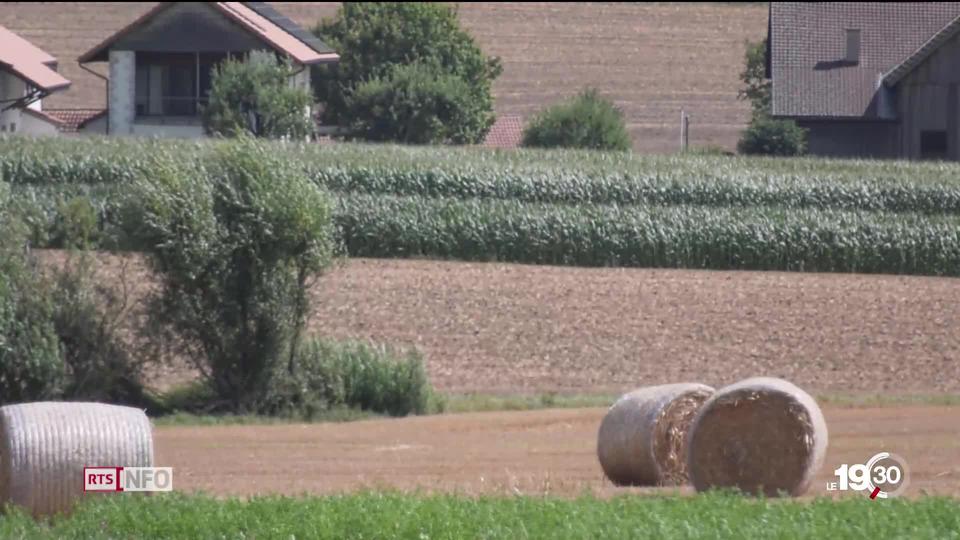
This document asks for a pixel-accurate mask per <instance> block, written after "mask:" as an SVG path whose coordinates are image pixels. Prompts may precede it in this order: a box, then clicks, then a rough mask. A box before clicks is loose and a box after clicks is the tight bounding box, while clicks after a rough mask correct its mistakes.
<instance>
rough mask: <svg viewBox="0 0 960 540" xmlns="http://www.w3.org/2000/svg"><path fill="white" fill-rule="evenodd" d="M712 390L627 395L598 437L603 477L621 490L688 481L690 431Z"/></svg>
mask: <svg viewBox="0 0 960 540" xmlns="http://www.w3.org/2000/svg"><path fill="white" fill-rule="evenodd" d="M713 392H714V390H713V388H710V387H709V386H705V385H702V384H695V383H681V384H665V385H662V386H651V387H647V388H640V389H638V390H634V391H633V392H630V393H628V394H624V395H623V396H622V397H621V398H620V399H619V400H617V402H616V403H614V404H613V406H612V407H610V410H609V411H607V414H606V416H604V418H603V422H601V424H600V432H599V433H598V435H597V457H598V458H599V459H600V466H601V467H602V468H603V472H604V474H606V475H607V478H609V479H610V481H611V482H613V483H614V484H616V485H619V486H663V485H679V484H682V483H684V482H686V480H687V471H686V444H687V429H688V428H689V426H690V423H691V422H692V421H693V418H694V416H695V415H696V412H697V410H698V409H699V408H700V406H701V405H702V404H703V402H705V401H706V400H707V399H708V398H709V397H710V396H711V395H713Z"/></svg>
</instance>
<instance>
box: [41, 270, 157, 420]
mask: <svg viewBox="0 0 960 540" xmlns="http://www.w3.org/2000/svg"><path fill="white" fill-rule="evenodd" d="M52 279H53V283H54V288H53V294H52V296H53V302H54V305H55V306H56V307H55V309H54V313H53V323H54V328H55V329H56V333H57V336H58V337H59V339H60V345H61V349H62V354H63V361H64V367H65V370H66V374H67V381H66V384H65V385H64V394H63V395H64V397H65V398H66V399H71V400H81V401H99V402H107V403H119V404H125V405H133V406H141V407H142V406H149V405H151V404H152V402H151V398H150V397H149V396H148V395H147V393H146V391H145V390H144V386H143V375H142V369H143V366H144V363H145V362H144V360H143V359H138V358H137V356H136V355H135V354H134V352H133V351H132V350H131V345H130V344H128V343H125V342H124V341H123V339H122V336H121V329H120V322H121V320H122V319H123V316H124V315H125V313H126V308H127V304H126V301H127V299H126V298H124V297H121V296H120V295H118V294H117V293H114V292H113V291H112V290H111V288H110V287H107V286H104V285H98V284H97V283H96V282H95V279H94V274H93V262H92V259H90V258H89V257H88V255H87V254H85V253H81V254H79V255H75V256H71V257H70V258H69V259H68V260H67V262H66V264H65V265H64V267H63V268H62V269H59V270H56V271H54V276H53V278H52ZM120 279H125V276H120Z"/></svg>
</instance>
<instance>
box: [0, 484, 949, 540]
mask: <svg viewBox="0 0 960 540" xmlns="http://www.w3.org/2000/svg"><path fill="white" fill-rule="evenodd" d="M89 502H90V503H92V504H85V505H83V506H81V507H80V508H79V509H78V511H77V512H76V513H75V514H74V515H73V516H72V517H70V518H69V519H55V520H53V521H52V522H51V523H37V522H35V521H34V520H32V519H31V518H29V517H27V516H24V515H22V514H19V513H15V514H12V515H8V516H6V517H2V518H0V537H2V538H9V539H13V538H28V539H32V538H51V539H54V538H56V539H74V538H118V539H119V538H136V539H146V538H197V539H201V538H202V539H208V538H209V539H213V538H257V539H267V538H271V539H272V538H276V539H301V538H303V539H307V538H309V539H315V538H331V539H334V538H335V539H343V538H358V539H359V538H363V539H372V538H410V539H416V540H421V539H451V540H452V539H461V538H464V539H467V538H469V539H473V538H485V539H486V538H489V539H493V538H503V539H510V540H516V539H526V538H543V539H560V538H577V539H585V538H618V539H619V538H656V539H667V540H669V539H677V538H710V539H713V538H736V539H745V538H783V539H796V538H817V539H824V538H831V539H844V538H850V539H856V540H866V539H870V540H881V539H882V540H889V539H895V538H909V539H914V540H919V539H924V538H930V539H937V540H944V539H949V538H960V501H957V500H953V499H947V498H923V499H918V500H912V501H908V500H901V499H893V500H875V501H871V500H869V499H868V498H866V497H856V498H853V497H851V498H847V499H843V500H840V501H829V500H825V499H821V500H815V501H812V502H806V501H794V500H783V501H781V500H754V499H749V498H744V497H739V496H736V495H731V494H713V493H711V494H705V495H697V496H693V497H683V496H619V497H615V498H612V499H607V500H601V499H597V498H594V497H592V496H583V497H580V498H578V499H561V498H553V497H483V498H468V497H464V496H456V495H403V494H399V493H373V492H367V493H359V494H352V495H342V496H330V497H317V498H303V499H293V498H280V497H270V498H256V499H252V500H249V501H240V500H235V499H231V500H216V499H213V498H207V497H203V496H196V495H191V496H186V495H182V494H173V495H165V496H155V497H140V496H131V495H116V496H115V495H109V496H104V497H100V498H98V499H94V500H91V501H89Z"/></svg>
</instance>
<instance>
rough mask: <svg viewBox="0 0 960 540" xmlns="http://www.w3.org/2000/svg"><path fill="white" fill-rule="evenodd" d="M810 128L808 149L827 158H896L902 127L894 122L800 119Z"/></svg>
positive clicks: (801, 123)
mask: <svg viewBox="0 0 960 540" xmlns="http://www.w3.org/2000/svg"><path fill="white" fill-rule="evenodd" d="M797 123H798V124H799V125H800V127H803V128H806V129H807V130H808V131H807V151H808V152H809V153H810V154H812V155H815V156H825V157H871V158H894V157H897V153H898V142H899V130H898V125H897V124H896V123H893V122H851V121H842V120H838V121H816V122H811V121H806V122H805V121H799V122H797Z"/></svg>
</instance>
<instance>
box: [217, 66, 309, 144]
mask: <svg viewBox="0 0 960 540" xmlns="http://www.w3.org/2000/svg"><path fill="white" fill-rule="evenodd" d="M292 75H293V68H292V66H291V65H290V62H289V60H287V59H285V60H284V61H279V60H278V59H277V57H276V56H275V55H274V54H273V53H269V52H264V51H253V52H252V53H251V54H250V56H249V58H248V59H247V60H238V59H233V58H229V59H227V60H226V61H224V62H221V63H220V64H219V65H217V67H216V68H214V73H213V80H212V84H211V88H210V98H209V101H208V104H207V106H206V107H204V108H203V125H204V128H205V130H206V131H207V133H209V134H218V135H223V136H227V137H236V136H237V135H239V134H240V133H251V134H253V135H255V136H258V137H268V138H282V137H291V138H298V139H303V138H305V137H307V136H309V135H310V134H312V133H313V128H314V126H313V119H312V118H311V117H310V114H309V107H310V105H311V103H312V101H313V98H312V96H311V95H310V92H309V90H307V89H305V88H296V87H293V86H291V84H290V78H291V76H292Z"/></svg>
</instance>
